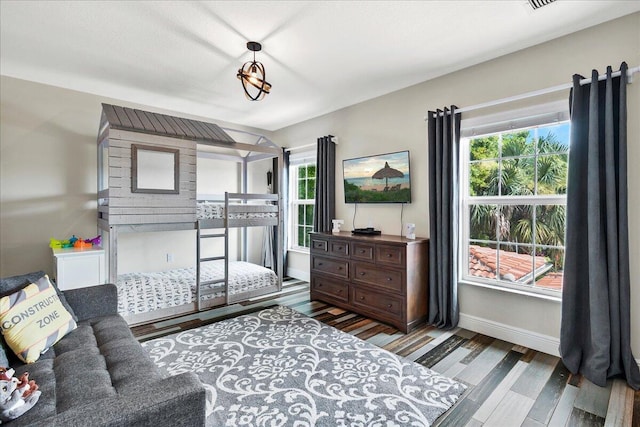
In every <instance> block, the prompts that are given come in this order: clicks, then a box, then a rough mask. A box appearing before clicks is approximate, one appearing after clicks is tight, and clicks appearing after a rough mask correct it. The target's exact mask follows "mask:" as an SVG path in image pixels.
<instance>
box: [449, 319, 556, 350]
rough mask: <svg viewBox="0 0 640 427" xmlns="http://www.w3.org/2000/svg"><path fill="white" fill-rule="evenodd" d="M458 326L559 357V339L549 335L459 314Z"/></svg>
mask: <svg viewBox="0 0 640 427" xmlns="http://www.w3.org/2000/svg"><path fill="white" fill-rule="evenodd" d="M458 326H459V327H461V328H464V329H468V330H470V331H473V332H478V333H481V334H484V335H488V336H490V337H494V338H498V339H501V340H504V341H508V342H512V343H514V344H518V345H522V346H524V347H528V348H531V349H533V350H537V351H541V352H543V353H547V354H551V355H553V356H560V352H559V347H560V339H559V338H555V337H552V336H550V335H544V334H539V333H537V332H533V331H529V330H526V329H522V328H517V327H515V326H511V325H505V324H504V323H498V322H494V321H493V320H488V319H483V318H481V317H476V316H471V315H469V314H464V313H460V321H459V322H458Z"/></svg>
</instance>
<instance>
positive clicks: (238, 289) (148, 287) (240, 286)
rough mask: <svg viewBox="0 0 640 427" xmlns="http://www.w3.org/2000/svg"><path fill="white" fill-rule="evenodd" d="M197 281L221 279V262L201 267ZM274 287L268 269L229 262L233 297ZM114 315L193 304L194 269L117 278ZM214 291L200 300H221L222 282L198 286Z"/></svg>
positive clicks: (275, 282)
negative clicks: (116, 300)
mask: <svg viewBox="0 0 640 427" xmlns="http://www.w3.org/2000/svg"><path fill="white" fill-rule="evenodd" d="M200 277H201V281H208V280H216V279H223V278H224V261H223V260H219V261H214V262H207V263H203V264H202V268H201V274H200ZM277 284H278V276H277V275H276V274H275V273H274V272H273V271H272V270H269V269H268V268H264V267H262V266H260V265H256V264H251V263H248V262H243V261H234V262H230V263H229V294H230V295H237V294H241V293H245V292H250V291H256V290H259V289H261V288H266V287H269V286H276V285H277ZM116 286H117V288H118V313H119V314H121V315H122V316H127V315H133V314H141V313H147V312H150V311H153V310H158V309H162V308H169V307H177V306H181V305H184V304H191V303H193V302H195V301H196V269H195V268H178V269H173V270H167V271H160V272H154V273H127V274H121V275H118V279H117V281H116ZM210 288H215V289H217V291H216V292H215V293H212V294H210V295H206V296H203V298H202V299H203V300H206V299H212V298H218V297H224V295H225V291H224V282H222V283H217V284H212V285H206V286H202V287H201V289H210Z"/></svg>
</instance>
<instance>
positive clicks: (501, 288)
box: [458, 280, 562, 303]
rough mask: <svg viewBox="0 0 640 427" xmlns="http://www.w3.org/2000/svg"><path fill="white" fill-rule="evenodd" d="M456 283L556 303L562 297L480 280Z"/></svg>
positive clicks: (560, 300)
mask: <svg viewBox="0 0 640 427" xmlns="http://www.w3.org/2000/svg"><path fill="white" fill-rule="evenodd" d="M458 283H462V284H464V285H470V286H477V287H480V288H486V289H493V290H495V291H501V292H508V293H512V294H518V295H524V296H527V297H533V298H539V299H543V300H547V301H553V302H558V303H561V302H562V297H560V296H555V295H548V294H543V293H538V292H531V291H526V290H523V289H514V288H508V287H506V286H499V285H490V284H488V283H480V282H472V281H470V280H459V281H458Z"/></svg>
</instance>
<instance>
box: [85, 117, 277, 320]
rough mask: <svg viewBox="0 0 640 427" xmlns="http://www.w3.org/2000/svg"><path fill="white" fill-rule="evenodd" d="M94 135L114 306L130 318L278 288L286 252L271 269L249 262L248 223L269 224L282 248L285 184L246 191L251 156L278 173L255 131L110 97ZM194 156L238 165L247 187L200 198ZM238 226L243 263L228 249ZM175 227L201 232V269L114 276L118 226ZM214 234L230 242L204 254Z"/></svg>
mask: <svg viewBox="0 0 640 427" xmlns="http://www.w3.org/2000/svg"><path fill="white" fill-rule="evenodd" d="M230 134H232V135H234V137H235V138H236V139H234V138H232V137H231V135H230ZM97 142H98V228H99V230H100V232H101V234H102V235H103V242H104V244H105V246H106V250H107V254H108V266H107V267H108V277H109V282H110V283H115V284H116V286H117V288H118V311H119V312H120V314H121V315H122V316H123V317H124V318H125V319H126V320H127V322H128V323H129V324H130V325H134V324H140V323H145V322H149V321H151V320H156V319H159V318H165V317H171V316H177V315H180V314H185V313H192V312H196V311H201V310H205V309H208V308H212V307H216V306H220V305H228V304H233V303H237V302H241V301H245V300H247V299H250V298H254V297H257V296H260V295H265V294H268V293H272V292H277V291H279V290H281V287H282V260H281V257H280V256H277V257H276V261H275V262H274V264H275V265H274V266H273V267H275V272H274V271H273V270H272V269H268V268H265V267H262V266H259V265H256V264H251V263H248V262H246V261H247V227H265V229H264V232H265V233H273V234H274V235H275V236H274V237H275V241H274V245H275V248H276V250H277V252H276V253H278V254H281V253H282V251H283V248H282V242H283V230H284V227H283V224H282V218H283V215H282V197H281V195H282V191H281V188H278V189H277V192H276V191H274V193H276V194H249V193H247V166H248V164H249V163H250V162H254V161H258V160H265V159H274V158H277V171H274V172H275V173H277V175H276V176H281V174H280V172H281V171H282V167H283V158H282V150H281V149H280V148H279V147H278V146H277V145H276V144H274V143H273V142H271V141H270V140H269V139H267V138H266V137H264V136H261V135H257V134H253V133H250V132H245V131H239V130H233V129H228V128H221V127H219V126H217V125H215V124H212V123H206V122H200V121H196V120H189V119H184V118H179V117H172V116H168V115H164V114H157V113H151V112H147V111H141V110H134V109H130V108H123V107H118V106H114V105H108V104H102V117H101V121H100V129H99V132H98V141H97ZM197 157H203V158H211V159H221V160H229V161H234V162H237V163H239V164H240V165H241V188H242V191H241V192H240V193H228V192H225V193H224V195H217V196H208V195H207V196H201V197H197V196H196V177H197V167H196V159H197ZM277 182H281V180H277ZM235 227H239V228H240V232H241V236H242V239H241V240H242V244H241V249H242V250H241V260H240V261H233V260H230V254H229V232H230V228H235ZM176 230H196V242H195V244H196V260H195V267H192V268H180V269H173V270H169V271H162V272H151V273H126V274H118V235H119V234H120V233H131V232H150V231H158V232H159V231H176ZM105 235H108V236H105ZM208 239H214V240H215V239H218V241H219V240H224V245H223V248H224V249H223V252H224V253H223V254H219V255H217V256H205V254H204V252H203V241H205V240H208ZM207 255H208V254H207Z"/></svg>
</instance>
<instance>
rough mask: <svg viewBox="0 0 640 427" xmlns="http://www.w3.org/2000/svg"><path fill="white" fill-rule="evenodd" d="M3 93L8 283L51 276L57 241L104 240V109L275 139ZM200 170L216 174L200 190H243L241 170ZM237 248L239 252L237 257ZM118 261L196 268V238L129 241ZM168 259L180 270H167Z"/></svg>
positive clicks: (3, 255) (2, 272) (39, 89)
mask: <svg viewBox="0 0 640 427" xmlns="http://www.w3.org/2000/svg"><path fill="white" fill-rule="evenodd" d="M0 88H1V92H0V95H1V100H0V277H4V276H8V275H13V274H20V273H25V272H28V271H33V270H40V269H42V270H45V271H46V272H48V273H50V274H51V273H52V256H51V250H50V249H49V247H48V245H49V238H51V237H54V238H57V239H62V238H67V237H70V236H71V235H72V234H75V235H76V236H79V237H83V238H87V237H94V236H96V235H97V234H98V231H97V226H96V188H97V182H96V181H97V144H96V138H97V134H98V126H99V124H100V114H101V111H102V107H101V105H100V104H101V103H103V102H105V103H109V104H115V105H122V106H127V107H133V108H142V109H147V110H153V111H157V112H161V113H167V114H174V115H179V116H181V117H188V118H193V119H200V120H209V121H214V122H215V123H217V124H219V125H221V126H228V127H231V128H235V129H241V130H248V131H252V132H257V133H262V134H265V135H266V136H267V137H269V138H270V137H271V134H270V132H265V131H262V130H259V129H254V128H248V127H242V126H238V125H233V124H229V123H225V122H222V121H216V120H213V119H203V118H199V117H195V116H189V115H187V114H184V113H176V112H170V111H163V110H161V109H157V108H152V107H146V106H140V105H136V104H132V103H129V102H125V101H122V100H116V99H110V98H104V97H100V96H96V95H92V94H87V93H82V92H76V91H72V90H67V89H62V88H58V87H53V86H48V85H42V84H38V83H34V82H29V81H25V80H19V79H14V78H11V77H6V76H2V77H1V80H0ZM199 165H202V166H204V169H208V170H205V171H204V172H203V173H201V174H200V175H199V176H198V180H199V181H198V189H199V190H200V189H201V188H200V187H202V191H205V192H213V191H214V190H215V189H216V188H219V191H218V192H220V193H222V192H224V191H225V190H230V191H238V190H239V189H240V184H239V181H238V180H239V177H240V173H239V167H238V165H237V164H236V163H233V162H219V161H212V160H204V161H199ZM216 183H217V185H216ZM221 183H224V184H221ZM221 185H224V188H223V187H221ZM256 191H258V190H256ZM260 191H264V190H262V189H260ZM234 235H237V233H234ZM258 240H259V241H261V238H260V239H258ZM234 243H237V242H233V241H232V248H233V249H232V250H233V251H237V249H236V248H237V245H234ZM118 253H119V258H118V260H119V270H118V271H119V272H120V273H124V272H128V271H157V270H164V269H169V268H174V267H188V266H193V265H194V263H195V232H192V231H184V232H170V233H132V234H124V233H123V234H121V235H120V237H119V245H118ZM168 253H171V254H172V255H173V261H172V262H167V257H166V254H168Z"/></svg>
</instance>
